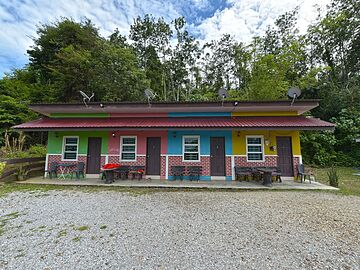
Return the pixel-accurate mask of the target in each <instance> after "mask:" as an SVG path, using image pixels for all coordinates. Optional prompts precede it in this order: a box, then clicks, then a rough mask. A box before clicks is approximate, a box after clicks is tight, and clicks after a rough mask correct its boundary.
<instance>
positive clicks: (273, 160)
mask: <svg viewBox="0 0 360 270" xmlns="http://www.w3.org/2000/svg"><path fill="white" fill-rule="evenodd" d="M105 160H106V157H105V156H101V166H103V165H104V164H105ZM234 161H235V166H243V167H261V166H266V167H276V166H277V157H276V156H265V162H247V161H246V157H245V156H235V157H234ZM51 162H58V163H67V164H76V163H77V162H84V163H85V168H86V156H78V160H77V161H61V155H51V154H49V156H48V168H50V163H51ZM168 162H169V164H168V172H169V176H170V175H171V166H202V169H203V175H204V176H210V157H209V156H202V157H201V161H200V162H183V161H182V156H168ZM108 163H121V164H123V165H128V166H146V157H145V156H137V160H136V161H134V162H120V161H119V156H109V157H108ZM299 163H300V158H299V157H293V166H294V175H295V176H296V175H297V165H298V164H299ZM225 164H226V176H231V174H232V166H231V157H226V163H225ZM160 174H161V178H165V176H166V157H165V156H161V169H160Z"/></svg>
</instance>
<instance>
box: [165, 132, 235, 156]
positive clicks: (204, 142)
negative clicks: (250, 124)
mask: <svg viewBox="0 0 360 270" xmlns="http://www.w3.org/2000/svg"><path fill="white" fill-rule="evenodd" d="M186 135H199V136H200V155H210V137H225V154H226V155H231V154H232V137H231V131H216V130H214V131H213V130H178V131H169V132H168V154H170V155H182V137H183V136H186ZM174 136H175V137H174Z"/></svg>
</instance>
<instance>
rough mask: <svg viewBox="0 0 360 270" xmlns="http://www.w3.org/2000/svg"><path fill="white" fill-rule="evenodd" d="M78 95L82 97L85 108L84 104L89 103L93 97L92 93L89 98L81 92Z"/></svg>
mask: <svg viewBox="0 0 360 270" xmlns="http://www.w3.org/2000/svg"><path fill="white" fill-rule="evenodd" d="M79 92H80V94H81V95H82V96H83V101H84V104H85V106H86V107H88V105H87V103H86V102H90V101H91V99H92V98H93V97H94V93H92V95H91V96H90V97H89V96H88V95H87V94H85V93H84V92H83V91H79Z"/></svg>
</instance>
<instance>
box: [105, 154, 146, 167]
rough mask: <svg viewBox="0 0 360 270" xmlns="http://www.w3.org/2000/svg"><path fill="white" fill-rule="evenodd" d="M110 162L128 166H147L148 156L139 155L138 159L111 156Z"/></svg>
mask: <svg viewBox="0 0 360 270" xmlns="http://www.w3.org/2000/svg"><path fill="white" fill-rule="evenodd" d="M108 163H120V164H121V165H126V166H146V157H145V156H137V157H136V161H127V162H124V161H120V156H109V162H108Z"/></svg>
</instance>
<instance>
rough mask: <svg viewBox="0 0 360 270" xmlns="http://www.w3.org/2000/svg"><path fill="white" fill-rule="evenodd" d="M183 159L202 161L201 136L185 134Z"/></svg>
mask: <svg viewBox="0 0 360 270" xmlns="http://www.w3.org/2000/svg"><path fill="white" fill-rule="evenodd" d="M183 161H193V162H194V161H195V162H196V161H200V136H183Z"/></svg>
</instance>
